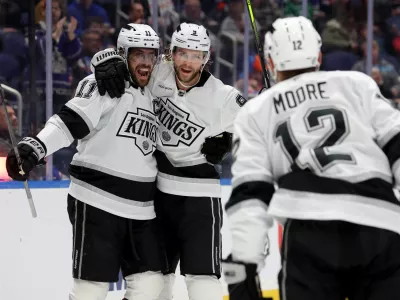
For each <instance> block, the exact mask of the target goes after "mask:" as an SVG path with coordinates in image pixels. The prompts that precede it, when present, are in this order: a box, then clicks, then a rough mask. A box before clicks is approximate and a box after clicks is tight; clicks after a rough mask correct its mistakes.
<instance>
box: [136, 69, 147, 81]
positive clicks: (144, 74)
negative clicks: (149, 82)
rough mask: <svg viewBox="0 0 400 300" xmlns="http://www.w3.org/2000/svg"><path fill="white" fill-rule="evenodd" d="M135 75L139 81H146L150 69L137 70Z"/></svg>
mask: <svg viewBox="0 0 400 300" xmlns="http://www.w3.org/2000/svg"><path fill="white" fill-rule="evenodd" d="M136 74H137V75H138V77H139V78H140V79H147V77H149V75H150V68H138V69H137V70H136Z"/></svg>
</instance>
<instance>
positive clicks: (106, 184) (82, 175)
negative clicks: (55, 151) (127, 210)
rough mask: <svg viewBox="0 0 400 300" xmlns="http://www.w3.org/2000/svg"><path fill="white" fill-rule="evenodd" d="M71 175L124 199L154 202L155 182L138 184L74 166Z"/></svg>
mask: <svg viewBox="0 0 400 300" xmlns="http://www.w3.org/2000/svg"><path fill="white" fill-rule="evenodd" d="M69 173H70V175H71V176H72V177H74V178H76V179H77V180H79V181H82V182H84V183H87V184H88V185H90V186H93V187H95V188H98V189H100V190H102V191H104V192H106V193H109V194H111V195H115V196H117V197H120V198H123V199H127V200H133V201H138V202H148V201H152V200H154V194H155V190H156V183H155V180H154V181H152V182H138V181H134V180H128V179H125V178H121V177H117V176H113V175H110V174H107V173H104V172H101V171H98V170H94V169H90V168H87V167H84V166H77V165H73V164H71V165H70V167H69Z"/></svg>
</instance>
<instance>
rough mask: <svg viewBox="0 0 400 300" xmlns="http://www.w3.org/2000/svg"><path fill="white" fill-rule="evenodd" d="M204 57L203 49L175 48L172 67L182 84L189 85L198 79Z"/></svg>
mask: <svg viewBox="0 0 400 300" xmlns="http://www.w3.org/2000/svg"><path fill="white" fill-rule="evenodd" d="M204 57H205V54H204V52H203V51H199V50H190V49H183V48H176V50H175V51H174V52H173V59H174V69H175V73H176V76H177V77H178V79H179V80H180V81H181V82H182V83H183V84H185V85H188V86H190V85H194V84H195V83H196V82H197V81H198V79H199V77H200V73H201V68H202V66H203V64H204Z"/></svg>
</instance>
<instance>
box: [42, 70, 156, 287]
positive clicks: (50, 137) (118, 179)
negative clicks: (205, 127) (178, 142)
mask: <svg viewBox="0 0 400 300" xmlns="http://www.w3.org/2000/svg"><path fill="white" fill-rule="evenodd" d="M157 129H158V121H157V118H156V115H155V113H154V111H153V105H152V97H151V95H150V93H149V90H148V89H147V88H144V89H140V88H138V87H134V86H130V87H129V88H127V89H126V92H125V94H124V95H123V96H122V97H121V98H120V99H111V98H109V97H108V96H103V97H102V96H100V95H99V93H98V91H97V86H96V80H95V78H94V75H90V76H88V77H86V78H85V79H83V80H82V81H81V82H80V83H79V85H78V88H77V92H76V95H75V97H74V98H73V99H72V100H70V101H69V102H68V103H66V105H65V106H64V107H63V108H62V110H61V111H60V112H59V113H58V114H56V115H54V116H53V117H51V118H50V119H49V120H48V122H47V124H46V127H45V129H43V130H42V131H41V132H40V133H39V134H38V138H39V139H41V140H42V141H43V142H44V144H45V145H46V148H47V155H50V154H52V153H54V152H55V151H57V150H58V149H60V148H62V147H65V146H68V145H69V144H71V143H72V142H73V140H74V139H78V147H77V150H78V153H76V154H75V156H74V158H73V161H72V163H71V165H70V175H71V185H70V188H69V197H68V212H69V216H70V220H71V222H72V224H73V226H74V252H73V261H74V264H73V269H74V277H75V278H78V279H85V280H92V281H104V282H109V281H116V280H118V272H119V269H120V267H122V270H123V271H124V275H129V274H128V273H131V274H132V273H135V272H143V271H146V269H150V270H155V271H159V270H160V269H161V265H160V262H161V261H162V259H161V257H162V255H161V254H160V253H159V251H158V250H159V247H158V246H157V245H158V242H157V237H156V236H155V232H154V230H153V229H154V228H153V226H154V225H153V222H150V221H148V220H152V219H154V218H155V211H154V194H155V190H156V174H157V166H156V160H155V158H154V156H153V152H154V151H155V148H156V139H157ZM60 137H62V138H61V140H60ZM138 228H142V229H143V230H142V229H140V230H139V229H138ZM135 241H136V242H135ZM152 248H153V249H152ZM139 259H140V262H139Z"/></svg>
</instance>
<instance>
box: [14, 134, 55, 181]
mask: <svg viewBox="0 0 400 300" xmlns="http://www.w3.org/2000/svg"><path fill="white" fill-rule="evenodd" d="M17 148H18V152H19V155H20V157H21V166H19V165H18V160H17V156H16V155H15V152H14V149H12V150H11V151H10V152H9V153H8V155H7V160H6V168H7V173H8V176H10V177H11V178H12V179H14V180H17V181H25V180H27V179H28V177H29V173H30V172H31V171H32V169H33V168H34V167H35V166H38V165H43V164H45V163H46V162H45V160H44V158H45V156H46V151H47V150H46V146H45V145H44V144H43V142H42V141H41V140H39V139H38V138H37V137H25V138H23V139H22V140H21V141H20V142H19V143H18V145H17ZM21 169H22V170H21Z"/></svg>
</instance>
